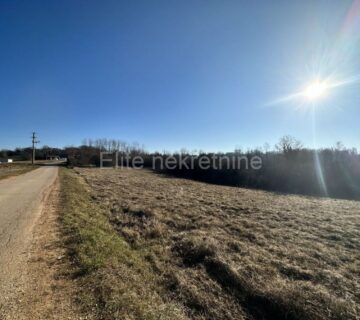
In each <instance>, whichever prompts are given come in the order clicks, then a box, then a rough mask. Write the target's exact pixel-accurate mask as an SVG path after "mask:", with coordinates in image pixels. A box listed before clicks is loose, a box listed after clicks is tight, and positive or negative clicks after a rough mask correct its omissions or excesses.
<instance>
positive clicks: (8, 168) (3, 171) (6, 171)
mask: <svg viewBox="0 0 360 320" xmlns="http://www.w3.org/2000/svg"><path fill="white" fill-rule="evenodd" d="M37 168H38V166H36V165H35V166H33V165H31V164H27V163H1V164H0V180H1V179H5V178H8V177H12V176H18V175H20V174H23V173H26V172H29V171H31V170H34V169H37Z"/></svg>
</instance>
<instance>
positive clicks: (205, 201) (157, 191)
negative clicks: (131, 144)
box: [77, 169, 360, 319]
mask: <svg viewBox="0 0 360 320" xmlns="http://www.w3.org/2000/svg"><path fill="white" fill-rule="evenodd" d="M77 172H78V173H79V174H80V175H81V176H82V177H84V178H85V179H86V181H87V182H88V184H89V186H90V187H91V192H92V195H93V200H95V201H96V202H97V203H98V204H99V205H101V207H102V208H103V209H104V210H105V211H106V212H107V213H108V217H109V219H110V221H111V223H112V225H113V227H114V229H115V230H116V231H117V232H118V233H119V234H121V235H122V236H123V237H124V238H125V239H126V240H127V242H128V243H129V244H130V246H131V248H132V250H136V252H138V254H139V255H140V256H141V257H142V258H143V259H144V260H146V261H147V262H149V263H150V265H151V268H152V272H153V273H154V275H155V279H156V283H157V286H158V292H160V293H161V295H162V297H163V299H165V300H171V301H174V300H175V301H177V302H178V303H179V304H181V305H182V306H183V308H184V310H185V313H186V316H187V317H188V318H191V319H359V302H360V294H359V292H360V286H359V274H360V263H359V261H360V259H359V258H360V257H359V249H360V202H355V201H345V200H334V199H319V198H311V197H303V196H291V195H279V194H274V193H269V192H263V191H254V190H248V189H242V188H232V187H224V186H214V185H209V184H205V183H199V182H193V181H189V180H183V179H176V178H169V177H165V176H162V175H157V174H154V173H151V172H149V171H145V170H141V171H140V170H131V169H123V170H98V169H77Z"/></svg>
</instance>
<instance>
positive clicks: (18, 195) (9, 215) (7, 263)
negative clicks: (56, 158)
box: [0, 166, 58, 318]
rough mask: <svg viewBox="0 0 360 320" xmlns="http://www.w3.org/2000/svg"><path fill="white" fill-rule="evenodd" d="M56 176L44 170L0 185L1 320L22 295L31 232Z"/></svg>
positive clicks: (47, 168)
mask: <svg viewBox="0 0 360 320" xmlns="http://www.w3.org/2000/svg"><path fill="white" fill-rule="evenodd" d="M57 174H58V168H57V167H55V166H53V167H52V166H44V167H41V168H39V169H36V170H33V171H31V172H28V173H26V174H23V175H20V176H16V177H11V178H8V179H5V180H1V181H0V318H1V313H2V311H4V310H6V309H9V308H16V304H17V303H16V299H18V297H19V294H20V293H21V292H22V291H23V285H24V281H26V280H25V279H26V272H27V271H26V263H27V260H28V257H29V247H30V245H31V242H32V237H33V235H32V231H33V228H34V226H35V225H36V222H37V220H38V218H39V216H40V214H41V210H42V205H43V203H44V199H46V197H47V195H48V194H49V192H50V189H51V186H52V185H53V184H54V182H55V180H56V177H57ZM34 294H35V293H34Z"/></svg>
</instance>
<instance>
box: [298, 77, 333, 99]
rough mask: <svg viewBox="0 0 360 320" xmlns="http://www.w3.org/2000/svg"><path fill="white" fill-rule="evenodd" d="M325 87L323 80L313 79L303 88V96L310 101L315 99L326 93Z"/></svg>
mask: <svg viewBox="0 0 360 320" xmlns="http://www.w3.org/2000/svg"><path fill="white" fill-rule="evenodd" d="M327 88H328V87H327V85H326V83H325V82H321V81H319V80H317V81H314V82H312V83H311V84H309V85H308V86H307V87H306V88H305V91H304V96H305V97H306V98H307V99H308V100H311V101H312V100H317V99H319V98H321V97H323V96H324V95H325V94H326V91H327Z"/></svg>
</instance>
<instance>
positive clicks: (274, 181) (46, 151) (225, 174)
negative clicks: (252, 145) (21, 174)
mask: <svg viewBox="0 0 360 320" xmlns="http://www.w3.org/2000/svg"><path fill="white" fill-rule="evenodd" d="M100 152H110V153H114V152H118V155H119V157H120V163H119V165H127V163H123V162H122V161H123V160H121V159H122V158H121V156H122V155H127V156H128V157H130V158H134V157H136V156H141V158H142V159H143V161H144V166H145V167H148V168H152V169H154V170H156V171H158V172H161V173H165V174H168V175H173V176H177V177H182V178H187V179H194V180H198V181H203V182H208V183H214V184H221V185H229V186H240V187H250V188H256V189H263V190H269V191H277V192H284V193H297V194H304V195H314V196H330V197H337V198H346V199H356V200H360V154H359V153H358V152H357V150H356V149H348V148H345V147H344V146H343V144H342V143H340V142H339V143H337V144H336V145H335V146H334V147H332V148H325V149H319V150H313V149H308V148H304V147H303V145H302V144H301V143H300V142H299V141H298V140H296V139H295V138H293V137H291V136H284V137H283V138H281V139H280V141H279V143H278V144H277V145H276V146H275V148H270V146H269V145H268V144H265V145H264V146H263V147H262V148H256V149H253V150H247V151H242V150H241V149H240V148H237V149H236V150H235V151H234V152H228V153H216V154H214V153H205V152H202V151H196V150H194V151H192V152H189V151H187V150H186V149H182V150H181V151H180V152H175V153H169V152H166V151H162V152H153V153H149V152H147V151H146V150H145V148H144V147H143V146H141V145H139V144H138V143H132V144H128V143H126V142H124V141H121V140H114V139H94V140H93V139H85V140H84V141H83V143H82V145H81V146H78V147H65V148H63V149H58V148H50V147H47V146H44V147H43V148H40V149H37V153H36V156H37V159H46V157H47V156H60V157H66V158H67V159H68V163H69V165H70V166H94V167H98V166H99V165H100ZM214 155H216V156H217V158H216V159H217V160H216V161H215V162H213V163H211V164H210V166H209V167H208V168H207V169H206V170H204V169H203V168H202V167H201V165H200V163H199V159H200V158H201V156H207V157H209V158H211V157H213V156H214ZM169 156H171V157H174V158H176V159H180V158H181V157H182V158H184V157H186V156H188V157H189V159H191V158H192V159H193V161H194V162H193V166H192V169H187V168H186V167H181V166H175V168H172V169H171V170H170V169H166V168H160V167H159V166H156V167H155V168H153V164H154V163H153V158H154V157H157V158H159V157H160V158H164V159H166V158H167V157H169ZM221 156H224V157H235V158H239V160H240V159H241V161H242V160H244V159H248V160H249V161H250V159H251V158H252V157H254V156H258V157H260V158H261V159H262V166H261V168H260V169H259V170H254V169H253V168H251V167H244V168H230V169H229V168H226V166H222V169H219V167H221V166H220V162H221V161H225V160H224V158H222V157H221ZM4 157H12V158H14V159H15V160H29V159H31V148H24V149H20V148H18V149H15V150H13V151H11V150H2V151H0V158H4ZM189 159H188V160H187V161H190V160H189ZM194 159H195V160H194Z"/></svg>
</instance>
